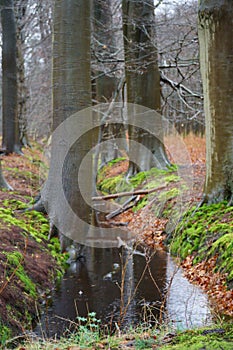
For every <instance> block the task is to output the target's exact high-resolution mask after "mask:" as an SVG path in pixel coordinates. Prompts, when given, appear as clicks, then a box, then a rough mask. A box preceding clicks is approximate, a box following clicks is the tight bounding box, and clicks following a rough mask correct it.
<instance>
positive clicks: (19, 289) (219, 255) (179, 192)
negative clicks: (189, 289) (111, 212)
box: [0, 147, 233, 350]
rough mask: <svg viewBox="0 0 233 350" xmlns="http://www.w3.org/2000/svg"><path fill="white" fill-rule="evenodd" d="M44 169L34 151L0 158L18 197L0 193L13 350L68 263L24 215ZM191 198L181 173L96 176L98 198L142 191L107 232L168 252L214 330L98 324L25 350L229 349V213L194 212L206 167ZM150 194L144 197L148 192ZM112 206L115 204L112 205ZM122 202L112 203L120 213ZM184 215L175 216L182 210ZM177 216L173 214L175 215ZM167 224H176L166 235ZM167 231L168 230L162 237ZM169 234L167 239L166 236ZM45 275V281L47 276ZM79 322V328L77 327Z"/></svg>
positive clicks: (41, 220)
mask: <svg viewBox="0 0 233 350" xmlns="http://www.w3.org/2000/svg"><path fill="white" fill-rule="evenodd" d="M41 166H42V167H44V166H45V165H44V164H43V163H42V159H41V151H40V149H39V148H38V147H35V148H34V149H33V150H31V149H27V150H25V155H24V157H20V156H16V155H12V156H9V157H6V158H4V160H3V168H4V169H5V171H4V174H5V177H6V178H7V180H8V181H9V183H10V184H11V185H12V186H13V187H14V188H15V189H16V190H14V191H11V192H6V191H2V192H1V197H0V203H1V205H0V207H1V208H0V217H1V224H0V232H1V242H0V248H1V253H0V257H1V262H0V274H1V284H0V315H1V318H0V339H1V345H2V347H6V348H7V347H8V348H11V347H12V346H13V345H12V344H15V343H14V342H11V341H10V340H9V339H12V338H13V337H14V336H16V335H18V334H24V336H25V334H29V333H27V332H28V330H30V329H31V328H32V325H33V323H34V322H35V321H36V320H37V318H38V312H39V311H38V310H39V308H40V306H39V305H40V302H42V301H43V300H44V299H43V294H44V293H50V292H51V290H52V288H54V286H55V281H56V279H57V278H59V276H61V274H62V272H63V271H64V266H65V261H66V259H67V255H66V254H65V255H63V254H60V251H59V241H58V239H57V238H53V240H52V241H50V242H48V241H47V236H48V231H49V225H48V220H47V218H46V217H44V216H43V215H42V214H39V213H36V212H33V211H32V212H28V213H22V212H20V213H19V212H18V210H22V209H24V208H25V207H26V206H27V205H28V203H29V202H30V201H31V200H32V198H34V197H35V195H36V194H37V193H38V190H39V185H40V184H39V176H38V173H39V172H38V169H39V168H41ZM193 168H194V175H193V181H194V186H193V191H192V193H191V194H190V193H188V190H189V189H188V188H187V184H186V183H184V182H183V180H182V178H181V176H180V172H179V168H178V167H177V166H173V167H170V168H169V169H167V170H162V171H161V170H158V169H151V170H150V171H149V172H141V173H139V174H137V175H135V176H134V177H132V178H130V179H128V180H127V181H126V180H125V176H124V175H125V172H126V171H127V160H126V159H118V160H115V161H113V162H110V163H109V164H108V165H107V166H105V167H104V168H103V169H101V171H100V172H99V176H98V182H97V186H98V189H99V191H100V192H99V193H101V195H108V194H110V193H111V194H112V193H119V192H123V191H132V190H133V191H139V190H140V191H145V193H144V194H140V195H137V196H136V197H135V196H134V198H133V199H132V201H134V202H132V203H131V204H133V206H131V207H130V208H129V209H128V210H122V211H119V213H118V214H117V215H116V216H112V217H111V218H110V219H109V220H108V224H110V225H116V224H121V225H123V226H124V227H125V228H126V229H130V230H131V231H133V232H134V234H135V237H137V239H138V241H139V242H140V244H144V245H146V246H150V247H152V248H153V249H168V250H170V251H171V253H172V254H173V255H174V256H176V257H177V263H178V264H181V265H182V266H183V269H184V272H185V274H186V276H187V277H188V278H189V279H190V280H191V281H192V282H193V283H196V284H198V285H199V286H201V288H202V289H203V290H204V291H205V292H206V293H207V294H208V295H209V298H210V301H211V304H212V308H213V312H214V314H215V315H216V322H217V324H214V325H213V326H212V327H211V328H209V327H208V328H205V329H201V330H190V331H185V332H179V331H175V330H174V329H171V328H169V326H168V325H160V327H157V328H153V329H152V328H148V327H147V326H146V325H142V326H141V327H138V328H136V329H131V330H130V331H129V332H127V334H122V333H121V332H120V331H119V333H118V334H115V335H112V336H110V335H109V336H106V334H105V335H103V334H101V331H100V328H99V326H98V320H96V319H95V316H94V315H92V316H91V317H90V318H89V319H86V320H82V322H81V323H80V322H77V331H76V332H75V333H74V334H72V335H70V336H69V337H68V338H65V339H62V340H60V341H52V340H45V339H44V340H40V341H39V342H38V343H35V342H33V343H32V341H31V340H30V335H28V338H27V336H26V338H27V339H26V340H27V341H26V343H24V344H23V345H21V346H20V347H19V348H21V349H22V348H25V349H40V348H41V349H51V348H56V349H81V348H90V349H105V348H106V349H114V348H115V349H116V348H122V349H126V348H129V347H130V348H133V349H146V348H148V349H152V348H154V349H156V348H161V349H182V350H185V349H193V350H195V349H201V348H203V349H204V348H205V349H208V350H209V349H210V350H211V349H232V347H233V327H232V323H231V322H227V318H228V317H231V316H232V315H233V290H232V288H233V272H232V271H233V258H232V248H233V243H232V242H233V240H232V235H233V225H232V222H233V210H232V207H228V206H227V203H225V202H223V203H219V204H216V205H212V206H202V207H200V208H198V209H197V206H196V204H197V203H198V202H199V201H200V199H201V190H202V185H203V181H204V163H203V162H199V163H198V161H195V162H194V163H193ZM156 188H157V190H155V191H152V192H150V191H151V190H153V189H156ZM111 201H113V200H112V199H111ZM125 201H126V198H118V199H116V200H114V202H115V203H116V205H117V207H119V208H122V206H124V203H125ZM183 203H185V207H186V210H185V211H183V213H182V215H181V216H180V204H183ZM174 208H175V210H174ZM171 217H172V218H173V221H174V223H177V222H178V221H179V223H178V225H177V226H176V229H171V224H169V222H170V223H171V220H170V219H171ZM168 228H169V230H168ZM168 232H169V233H168ZM48 271H49V273H48ZM79 321H80V320H79Z"/></svg>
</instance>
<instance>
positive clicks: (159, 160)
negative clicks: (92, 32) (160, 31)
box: [123, 0, 169, 175]
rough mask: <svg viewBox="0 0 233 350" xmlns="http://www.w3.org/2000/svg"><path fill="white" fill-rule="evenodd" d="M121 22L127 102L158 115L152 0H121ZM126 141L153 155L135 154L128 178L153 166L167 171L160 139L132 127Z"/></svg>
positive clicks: (156, 59) (165, 157) (157, 74)
mask: <svg viewBox="0 0 233 350" xmlns="http://www.w3.org/2000/svg"><path fill="white" fill-rule="evenodd" d="M123 21H124V23H123V31H124V48H125V70H126V84H127V101H128V102H130V103H134V104H138V105H142V106H145V107H148V108H151V109H153V110H156V111H157V112H159V111H160V74H159V69H158V58H157V49H156V43H155V30H154V28H155V21H154V2H153V0H149V1H146V2H145V1H143V0H142V1H137V2H135V1H132V0H123ZM158 127H159V128H160V127H161V126H158ZM152 128H153V126H152ZM129 138H130V139H133V140H134V141H137V142H139V143H141V144H142V145H144V146H145V147H146V148H147V149H150V150H151V151H152V153H153V157H151V158H150V159H148V158H147V159H146V158H145V156H144V154H138V159H137V161H136V163H132V162H131V163H130V168H129V172H128V173H129V175H133V174H134V173H136V172H137V171H145V170H149V169H150V168H151V167H153V166H156V167H160V168H166V167H167V166H168V165H169V161H168V159H167V156H166V154H165V150H164V146H163V143H162V142H161V140H158V139H157V138H155V137H153V135H151V134H150V133H148V132H146V131H145V130H139V129H138V128H135V127H134V126H129Z"/></svg>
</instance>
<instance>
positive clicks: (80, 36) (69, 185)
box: [42, 0, 92, 250]
mask: <svg viewBox="0 0 233 350" xmlns="http://www.w3.org/2000/svg"><path fill="white" fill-rule="evenodd" d="M53 35H54V36H53V130H54V132H53V136H52V154H51V164H50V172H49V176H48V180H47V181H46V184H45V186H44V188H43V190H42V201H43V202H44V204H45V207H46V209H47V211H48V214H49V217H50V219H51V220H52V222H53V224H54V225H55V226H56V227H58V229H59V231H60V237H61V246H62V247H61V248H62V250H64V249H65V248H66V246H67V245H68V244H69V243H70V240H69V239H72V240H76V241H78V242H80V240H82V239H81V237H84V238H85V233H86V232H85V229H86V226H85V222H90V216H91V208H90V207H89V206H88V204H87V203H86V201H85V200H84V199H83V196H82V195H83V194H81V192H80V183H79V182H80V181H79V180H80V179H79V177H78V173H79V171H80V165H81V162H82V160H83V158H84V157H85V156H86V154H87V152H88V151H89V150H90V149H91V148H92V135H91V134H90V133H85V134H84V135H82V137H80V138H78V136H77V137H76V135H78V132H79V131H80V130H79V128H82V126H83V125H82V124H81V123H80V125H79V116H78V114H77V112H78V111H81V110H83V109H85V108H87V107H88V106H90V105H91V72H90V1H88V0H75V1H67V0H57V1H56V3H55V12H54V33H53ZM71 116H73V119H72V118H70V117H71ZM87 117H88V116H87ZM81 122H82V123H84V121H83V119H82V120H81ZM88 123H90V119H88ZM59 130H61V131H59ZM62 157H64V159H63V158H62ZM61 161H63V164H61V163H60V162H61ZM61 168H62V169H61ZM59 170H60V172H61V173H59ZM80 176H81V181H85V188H86V189H88V191H89V193H86V196H88V198H91V188H92V161H91V157H89V158H88V161H87V162H86V166H85V168H84V169H83V170H82V173H81V175H80ZM60 187H62V189H61V188H60ZM58 188H59V191H58ZM62 190H63V192H62ZM58 192H59V194H60V197H59V194H58ZM62 194H64V197H62ZM67 203H68V205H67ZM76 218H77V219H78V225H77V221H76ZM79 219H80V220H79ZM64 235H65V236H64ZM66 237H68V239H67V238H66Z"/></svg>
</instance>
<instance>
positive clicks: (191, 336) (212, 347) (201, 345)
mask: <svg viewBox="0 0 233 350" xmlns="http://www.w3.org/2000/svg"><path fill="white" fill-rule="evenodd" d="M215 329H216V332H215V331H214V328H213V332H211V329H209V330H206V329H205V330H204V331H207V332H208V331H209V333H207V334H204V333H203V329H199V330H187V331H185V332H181V333H178V334H177V336H176V337H174V338H173V340H172V343H171V344H169V345H165V346H162V347H161V349H163V350H200V349H206V350H207V349H208V350H217V349H224V350H231V349H232V348H233V329H232V325H230V324H226V325H220V326H217V327H216V328H215ZM218 329H221V332H218ZM222 332H223V333H222Z"/></svg>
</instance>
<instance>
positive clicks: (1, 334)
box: [0, 317, 12, 346]
mask: <svg viewBox="0 0 233 350" xmlns="http://www.w3.org/2000/svg"><path fill="white" fill-rule="evenodd" d="M11 336H12V332H11V330H10V328H8V327H7V326H6V325H4V324H3V323H2V321H1V317H0V345H1V346H4V345H5V344H6V341H7V340H8V339H9V338H10V337H11Z"/></svg>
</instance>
